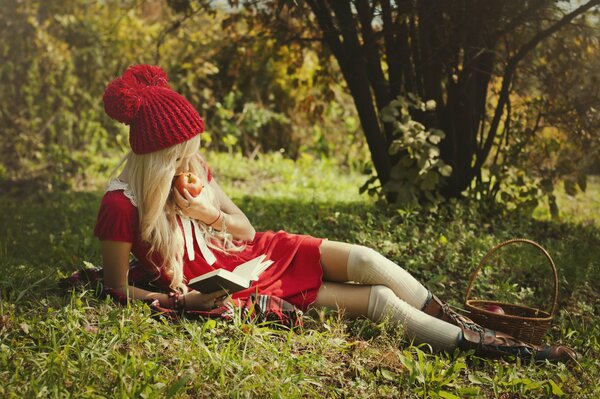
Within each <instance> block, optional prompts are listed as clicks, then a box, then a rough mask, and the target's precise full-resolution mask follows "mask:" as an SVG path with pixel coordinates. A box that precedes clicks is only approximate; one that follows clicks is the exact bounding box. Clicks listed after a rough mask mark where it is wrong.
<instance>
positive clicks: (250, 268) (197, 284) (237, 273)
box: [188, 255, 273, 294]
mask: <svg viewBox="0 0 600 399" xmlns="http://www.w3.org/2000/svg"><path fill="white" fill-rule="evenodd" d="M266 257H267V255H260V256H258V257H256V258H254V259H250V260H249V261H248V262H245V263H242V264H241V265H239V266H237V267H236V268H235V269H233V271H231V272H230V271H228V270H225V269H217V270H213V271H212V272H208V273H206V274H203V275H201V276H198V277H195V278H193V279H191V280H190V281H189V283H188V286H189V287H191V288H193V289H195V290H197V291H200V292H202V293H203V294H210V293H211V292H215V291H218V290H221V289H225V290H227V291H228V292H229V293H230V294H231V293H233V292H236V291H241V290H243V289H246V288H248V287H250V284H252V281H257V280H258V277H259V276H260V275H261V274H262V272H264V271H265V270H267V268H268V267H269V266H271V265H272V264H273V261H272V260H265V258H266Z"/></svg>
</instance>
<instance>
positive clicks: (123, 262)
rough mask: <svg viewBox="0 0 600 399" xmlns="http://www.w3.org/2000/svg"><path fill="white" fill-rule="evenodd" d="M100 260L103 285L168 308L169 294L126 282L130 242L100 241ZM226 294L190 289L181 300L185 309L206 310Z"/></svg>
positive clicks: (214, 305)
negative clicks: (156, 301)
mask: <svg viewBox="0 0 600 399" xmlns="http://www.w3.org/2000/svg"><path fill="white" fill-rule="evenodd" d="M101 251H102V261H103V266H104V286H105V287H107V288H111V289H113V290H114V291H116V292H118V293H120V294H123V295H127V296H128V297H129V298H132V299H142V300H144V299H158V301H159V302H160V306H162V307H165V308H169V307H170V306H171V304H170V301H169V296H168V295H167V294H161V293H158V292H152V291H148V290H144V289H141V288H137V287H130V286H129V284H128V283H127V274H128V272H129V253H130V252H131V243H128V242H121V241H101ZM224 294H226V292H225V291H218V292H214V293H212V294H201V293H199V292H197V291H192V292H189V293H187V294H185V295H184V296H183V297H184V298H183V302H184V304H185V309H199V310H208V309H213V308H214V307H216V306H218V305H220V304H221V302H219V301H217V302H216V303H215V299H216V298H220V297H222V296H223V295H224Z"/></svg>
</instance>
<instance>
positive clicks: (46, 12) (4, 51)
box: [0, 0, 367, 188]
mask: <svg viewBox="0 0 600 399" xmlns="http://www.w3.org/2000/svg"><path fill="white" fill-rule="evenodd" d="M186 3H189V2H186ZM169 5H170V7H169ZM169 5H167V4H166V3H165V2H160V1H147V2H139V1H134V0H125V1H120V0H109V1H106V2H101V3H98V2H96V3H93V4H89V2H87V1H83V0H67V1H62V0H61V1H58V0H51V1H43V2H42V1H28V2H21V1H17V0H10V1H9V2H8V3H7V4H6V6H5V7H3V8H2V9H1V10H0V33H2V36H3V38H4V40H3V41H2V43H0V125H1V126H2V129H0V138H1V140H0V154H1V155H2V156H1V157H0V176H1V178H2V179H6V180H10V181H15V180H23V179H36V180H39V181H40V182H41V183H43V184H41V185H40V186H41V187H46V188H51V187H60V186H61V185H64V184H65V183H73V182H74V183H75V185H76V187H78V188H81V186H86V185H88V186H89V184H88V182H89V181H90V180H93V178H94V176H96V175H98V174H101V173H105V172H106V169H108V168H110V167H111V166H112V164H107V163H104V162H103V160H104V159H105V158H107V157H108V158H110V153H112V152H114V151H115V150H121V151H122V150H124V149H125V148H127V147H128V143H127V139H128V128H127V127H126V126H124V125H122V124H119V123H117V122H115V121H113V120H110V119H109V118H108V117H107V116H106V115H105V113H104V110H103V107H102V101H101V98H102V93H103V91H104V88H105V85H106V84H107V83H108V82H109V81H110V80H112V79H114V78H115V77H116V76H117V75H118V74H120V73H122V72H123V70H124V69H125V68H126V67H127V66H128V65H131V64H137V63H153V64H159V65H161V66H162V67H163V68H164V69H165V70H166V72H167V74H168V75H169V78H170V82H171V85H172V87H173V88H174V89H176V90H177V91H179V92H180V93H182V94H183V95H184V96H185V97H186V98H187V99H188V100H189V101H190V102H191V103H192V104H194V106H196V108H197V109H198V110H199V112H200V114H201V115H202V116H203V117H204V119H205V121H206V127H207V131H208V133H209V134H206V135H205V138H206V140H205V142H206V143H209V145H210V146H211V148H212V149H215V150H217V149H221V150H226V149H231V150H232V151H235V152H238V151H239V152H242V153H243V154H246V155H250V154H252V153H253V152H254V151H261V152H269V151H280V150H281V149H284V151H285V153H286V155H287V156H288V157H290V158H298V157H300V156H301V154H303V153H305V152H309V153H311V154H312V155H313V156H316V157H318V158H320V157H329V156H332V157H336V158H337V159H338V161H339V162H343V163H345V164H347V165H354V163H355V162H363V161H364V160H365V159H366V158H367V153H366V151H365V148H364V143H363V141H362V140H360V139H361V137H362V136H361V134H360V132H359V127H358V124H357V122H356V118H355V114H354V111H353V109H352V108H351V107H350V106H348V104H350V103H351V100H350V99H349V96H348V95H347V94H345V93H344V90H343V85H342V84H340V83H339V82H338V81H337V80H335V79H334V76H335V75H336V73H337V71H336V69H335V68H334V67H328V68H323V67H321V66H319V64H318V59H319V49H320V45H318V43H315V44H314V45H312V46H307V47H303V46H301V45H300V44H299V43H296V42H284V40H281V41H280V39H281V38H279V37H268V36H266V35H265V34H264V30H265V29H267V27H268V24H267V25H265V24H264V22H262V21H260V19H259V18H258V17H257V16H256V15H253V14H252V13H250V12H244V11H243V10H241V9H240V10H238V11H239V12H237V13H236V12H232V10H231V9H230V10H228V11H224V10H222V8H221V7H218V6H217V5H209V4H208V2H206V1H199V2H193V4H187V6H186V5H185V4H183V2H171V3H169ZM184 6H185V7H184ZM353 118H354V122H352V119H353ZM341 144H344V145H343V146H342V145H341ZM92 184H93V182H92Z"/></svg>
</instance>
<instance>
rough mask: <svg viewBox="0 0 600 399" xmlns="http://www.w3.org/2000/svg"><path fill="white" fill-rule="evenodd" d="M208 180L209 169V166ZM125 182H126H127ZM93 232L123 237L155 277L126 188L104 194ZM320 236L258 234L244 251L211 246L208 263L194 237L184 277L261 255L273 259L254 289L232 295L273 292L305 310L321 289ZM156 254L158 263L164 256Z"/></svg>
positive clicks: (161, 281)
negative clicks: (226, 251)
mask: <svg viewBox="0 0 600 399" xmlns="http://www.w3.org/2000/svg"><path fill="white" fill-rule="evenodd" d="M207 178H208V181H209V182H210V180H211V178H212V177H211V174H210V169H207ZM123 184H124V183H123ZM94 235H96V236H97V237H98V238H99V239H100V240H110V241H123V242H129V243H132V250H131V252H132V253H133V254H134V255H135V257H136V258H137V259H138V260H139V261H140V263H141V264H142V265H143V266H145V267H146V269H147V270H148V272H149V274H151V275H157V273H156V268H155V267H154V266H153V265H152V263H151V262H150V259H149V258H148V248H149V246H148V244H147V243H144V242H142V241H141V237H140V235H139V216H138V211H137V207H136V206H135V205H134V201H132V199H131V198H129V197H128V196H126V194H125V192H124V190H123V189H117V190H114V191H107V192H106V193H105V194H104V197H103V198H102V202H101V204H100V210H99V212H98V218H97V222H96V227H95V228H94ZM322 242H323V239H321V238H315V237H312V236H308V235H298V234H289V233H286V232H285V231H278V232H273V231H265V232H257V233H256V236H255V237H254V240H252V241H251V242H247V243H246V247H245V249H244V250H243V251H241V252H229V253H223V252H221V251H217V250H212V252H213V254H214V255H215V257H216V258H217V260H216V262H215V263H213V264H212V265H209V264H208V262H206V260H205V259H204V257H203V256H202V253H201V251H200V248H199V247H198V244H197V243H196V240H195V239H194V250H195V259H194V260H192V261H190V259H189V258H188V255H187V253H186V251H184V258H183V272H184V275H185V278H186V279H187V280H188V281H189V280H190V279H192V278H194V277H196V276H199V275H202V274H204V273H208V272H210V271H212V270H214V269H220V268H222V269H226V270H230V271H231V270H233V269H234V268H235V267H236V266H238V265H240V264H242V263H244V262H246V261H248V260H250V259H253V258H255V257H257V256H260V255H262V254H265V255H267V258H266V259H270V260H272V261H274V263H273V264H272V265H271V266H270V267H269V268H267V270H265V271H264V272H263V273H262V274H261V275H260V278H259V280H258V281H255V282H253V284H252V285H251V286H250V288H248V289H246V290H243V291H239V292H236V293H234V294H233V295H232V297H233V298H234V299H246V298H248V297H249V296H250V294H253V293H258V294H267V295H274V296H277V297H280V298H282V299H285V300H286V301H288V302H290V303H291V304H293V305H296V306H297V307H298V308H300V309H302V310H306V309H307V307H308V305H310V304H311V303H313V302H314V301H315V299H316V297H317V292H318V291H319V288H320V287H321V279H322V276H323V269H322V267H321V262H320V259H321V252H320V246H321V243H322ZM154 256H155V257H154V258H153V259H154V260H155V263H156V264H159V265H160V257H159V256H157V255H156V254H155V255H154ZM156 284H157V285H159V286H160V287H162V288H167V287H168V285H169V279H168V277H167V276H166V275H165V274H163V273H161V274H160V276H158V278H157V280H156Z"/></svg>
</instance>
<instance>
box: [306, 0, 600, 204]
mask: <svg viewBox="0 0 600 399" xmlns="http://www.w3.org/2000/svg"><path fill="white" fill-rule="evenodd" d="M598 4H600V1H597V0H592V1H588V2H585V3H583V4H581V5H579V6H578V7H577V6H576V5H575V4H564V2H555V1H547V0H546V1H528V2H522V1H509V2H488V1H441V2H440V1H429V0H419V1H401V0H398V1H395V2H393V3H392V2H390V1H389V0H382V1H367V0H356V1H352V2H350V1H347V2H346V1H340V2H327V1H324V0H309V1H308V5H309V7H310V10H311V11H312V13H313V15H314V17H315V19H316V21H317V23H318V26H319V28H320V30H321V32H322V34H323V40H324V42H325V43H326V44H327V46H328V47H329V48H330V50H331V52H332V53H333V54H334V56H335V58H336V60H337V61H338V63H339V65H340V69H341V71H342V74H343V76H344V78H345V80H346V82H347V84H348V88H349V90H350V92H351V94H352V96H353V98H354V102H355V105H356V108H357V111H358V114H359V116H360V119H361V123H362V127H363V131H364V133H365V136H366V138H367V142H368V143H369V148H370V150H371V154H372V158H373V163H374V165H375V168H376V170H377V175H378V177H379V180H380V181H381V183H382V184H383V185H384V189H385V188H386V186H387V187H388V191H392V192H394V191H401V190H402V187H400V186H394V185H393V181H394V179H395V176H394V175H395V174H397V173H394V169H395V168H403V167H405V165H403V164H398V163H397V160H395V159H394V158H393V157H392V156H391V155H390V151H389V149H390V147H391V145H392V142H393V141H394V139H395V136H394V126H393V123H391V122H389V121H388V123H385V121H384V120H382V118H381V117H380V115H381V114H382V112H383V109H384V107H385V106H387V105H388V104H389V102H390V101H391V100H392V99H394V98H396V97H397V96H399V95H404V96H406V95H408V94H414V95H417V96H418V97H420V98H422V99H424V100H429V99H432V100H434V101H435V103H436V104H437V107H436V108H435V110H434V109H433V108H432V109H431V110H420V111H419V110H416V112H414V119H416V120H417V121H419V122H421V123H422V124H423V125H424V126H428V127H433V128H438V129H441V130H442V131H444V132H445V138H444V139H443V140H442V141H441V142H440V145H439V147H440V152H441V158H442V159H443V160H444V161H445V162H446V163H447V164H449V165H450V166H452V168H453V170H452V174H451V175H450V176H449V178H448V179H447V183H446V185H445V187H444V188H443V192H444V193H445V195H446V196H449V197H452V196H459V195H461V193H462V192H463V191H464V190H465V189H467V188H469V187H470V186H471V183H472V181H473V180H474V179H475V180H476V182H477V183H479V185H488V186H489V187H488V191H489V192H491V193H495V192H497V189H498V180H497V179H498V177H500V175H499V174H498V173H493V174H495V175H496V176H495V177H496V179H490V178H486V177H485V176H484V174H483V171H482V168H483V167H484V165H485V164H486V162H487V161H489V159H490V157H491V156H493V160H492V164H493V165H497V164H496V163H497V160H498V154H499V153H501V152H503V151H505V150H506V147H508V146H510V145H511V144H513V143H514V140H515V139H513V136H514V135H515V130H517V129H518V128H520V129H522V130H527V134H528V135H530V136H532V135H535V134H536V132H537V130H538V129H539V127H540V124H539V122H540V120H539V119H540V118H541V117H542V113H544V112H545V111H546V110H547V109H549V108H546V107H547V105H542V106H541V107H536V106H535V105H534V104H532V103H528V104H526V105H524V106H525V107H527V108H528V111H529V112H531V110H532V109H536V108H537V110H536V111H538V112H539V113H540V114H539V118H538V121H537V122H536V123H535V124H534V125H533V126H532V127H530V126H528V124H527V123H525V124H521V125H520V126H513V125H511V122H512V119H513V118H514V111H513V110H512V108H511V92H512V91H513V83H514V81H515V79H516V77H517V75H518V71H519V66H520V65H521V64H522V63H523V60H524V59H525V58H526V57H527V56H528V55H530V54H531V53H532V52H533V51H534V50H536V49H537V48H538V47H540V46H542V44H543V43H544V41H546V40H547V39H548V38H549V37H551V36H552V35H553V34H555V33H556V32H558V31H561V30H563V29H564V28H566V27H567V26H568V25H569V24H571V23H577V24H583V25H585V23H586V21H585V20H581V19H577V17H579V16H581V15H583V14H585V13H586V12H588V11H590V10H594V9H595V10H596V12H597V5H598ZM575 21H577V22H575ZM595 22H597V20H595ZM579 30H580V33H579V35H580V36H579V37H580V38H579V40H578V42H577V43H578V45H573V44H575V43H571V47H569V46H566V45H565V41H563V42H562V43H563V48H562V49H561V50H562V51H563V54H568V53H569V50H567V48H568V49H570V50H573V51H574V52H578V50H579V51H580V49H581V47H583V46H582V45H583V40H582V39H581V36H582V35H583V34H582V32H583V31H584V30H585V29H581V28H579ZM586 37H588V38H589V37H590V35H589V32H588V35H587V36H586ZM597 44H598V43H597V41H595V40H591V42H590V41H589V40H588V41H586V46H585V47H584V48H583V50H584V51H585V52H589V53H593V54H595V56H596V57H597V55H598V46H597ZM555 49H556V48H555ZM565 50H566V51H565ZM546 51H548V50H546ZM540 54H542V53H540ZM538 57H540V56H539V55H538ZM542 57H543V56H542ZM571 59H572V58H571ZM578 60H579V61H581V60H582V57H578ZM530 62H532V61H531V60H530ZM538 66H539V64H538ZM548 69H550V70H551V71H552V72H551V74H555V73H557V72H558V70H559V69H560V67H558V65H554V66H552V67H550V68H548ZM548 69H546V71H545V72H546V75H547V74H548V72H547V71H548ZM596 76H597V75H596ZM536 80H539V79H536ZM539 83H540V84H539V85H538V86H537V87H538V89H541V90H544V89H550V88H551V87H552V84H551V85H550V86H545V84H544V82H543V81H539ZM547 83H548V81H547V80H546V84H547ZM522 87H523V86H522ZM530 93H531V92H530ZM538 93H539V91H538ZM543 94H544V95H548V96H544V98H546V99H547V97H549V96H552V95H556V96H557V97H561V95H560V94H559V93H556V92H553V93H548V92H547V93H543ZM580 94H581V92H580ZM540 95H541V93H540ZM584 97H587V93H586V94H585V95H584ZM563 98H564V97H563ZM551 101H554V100H551ZM559 101H560V100H559ZM563 101H564V100H563ZM554 104H555V105H554V106H556V103H554ZM578 107H579V115H581V114H582V113H584V114H593V115H597V110H596V109H594V108H592V107H591V104H590V103H589V102H583V101H579V103H578ZM559 108H561V111H566V110H567V109H572V107H571V106H570V104H569V105H568V104H565V103H563V106H562V107H559ZM584 110H585V111H584ZM534 112H535V111H534ZM595 117H596V116H589V115H588V117H586V118H584V119H590V118H591V119H593V118H595ZM515 127H516V128H517V129H515ZM516 133H517V134H519V133H521V132H516ZM520 140H524V139H523V138H520ZM494 152H495V153H496V155H494ZM512 155H513V156H514V155H515V154H512Z"/></svg>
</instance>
